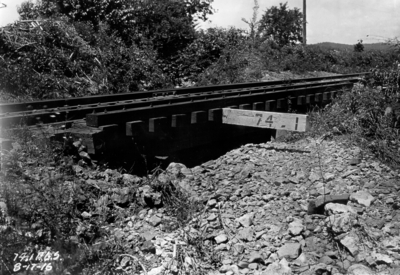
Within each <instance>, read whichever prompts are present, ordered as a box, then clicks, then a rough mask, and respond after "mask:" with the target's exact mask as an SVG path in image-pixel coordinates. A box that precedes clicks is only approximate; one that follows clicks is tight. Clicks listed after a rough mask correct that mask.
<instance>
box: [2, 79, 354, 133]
mask: <svg viewBox="0 0 400 275" xmlns="http://www.w3.org/2000/svg"><path fill="white" fill-rule="evenodd" d="M350 84H351V81H346V82H344V81H342V80H333V81H329V82H322V83H321V82H304V83H295V84H292V85H291V86H260V87H252V88H245V89H232V90H220V91H217V92H204V93H196V94H185V95H175V96H166V97H159V98H145V99H137V100H131V101H123V102H107V103H104V104H89V105H83V106H80V105H78V106H69V107H61V108H50V109H46V110H38V111H26V112H20V113H11V114H10V115H6V114H2V115H1V116H0V123H1V125H3V127H10V126H11V125H12V124H20V123H23V124H26V125H28V126H29V125H35V124H37V123H38V122H40V123H54V122H62V121H69V120H75V119H81V118H84V117H85V116H86V115H88V114H90V113H99V112H110V111H116V110H117V111H124V110H128V109H135V108H150V109H151V108H153V107H155V106H159V105H169V106H172V105H174V104H177V103H184V102H194V101H200V100H211V99H214V98H231V97H238V98H241V97H243V96H245V95H252V94H264V95H265V94H274V93H278V92H281V91H286V92H287V91H290V92H294V91H296V90H297V89H312V88H314V87H318V88H322V87H325V88H332V87H341V86H343V85H350Z"/></svg>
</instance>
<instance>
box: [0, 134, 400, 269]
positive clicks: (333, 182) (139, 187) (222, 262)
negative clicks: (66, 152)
mask: <svg viewBox="0 0 400 275" xmlns="http://www.w3.org/2000/svg"><path fill="white" fill-rule="evenodd" d="M74 172H75V174H76V175H78V176H79V177H81V178H82V179H83V180H84V181H85V183H86V184H88V185H91V186H95V187H96V188H97V189H99V190H103V189H104V190H108V189H110V188H111V187H112V186H111V183H112V182H114V181H116V182H118V183H119V184H121V188H118V190H117V189H116V190H114V189H115V188H114V189H113V192H112V193H113V194H112V195H111V196H110V198H108V197H107V200H108V201H111V202H112V203H113V204H116V205H118V207H129V203H130V202H132V201H137V203H138V204H140V205H142V206H143V209H142V210H140V211H139V212H137V213H136V214H135V215H133V216H129V217H127V218H125V220H124V221H123V222H122V223H118V224H114V225H110V226H109V227H108V228H107V230H108V231H109V232H108V233H109V234H110V235H113V236H114V237H115V238H116V240H117V241H118V242H120V243H121V244H124V246H125V247H130V248H131V249H132V251H133V252H134V253H138V254H140V255H141V259H140V263H141V265H143V267H144V268H145V269H146V270H147V274H149V275H157V274H178V273H179V272H178V271H179V268H180V267H179V265H180V266H182V265H184V266H185V267H186V269H187V270H192V271H193V272H194V271H195V270H196V268H198V267H200V266H201V267H202V268H203V269H204V270H206V271H207V272H208V274H227V275H232V274H249V275H252V274H254V275H279V274H282V275H283V274H303V275H311V274H336V275H339V274H352V275H356V274H357V275H360V274H363V275H368V274H375V275H378V274H379V275H384V274H385V275H386V274H393V275H395V274H400V234H399V233H400V213H399V211H398V210H399V209H400V199H399V191H400V174H399V172H398V171H394V170H391V169H390V168H389V167H388V166H386V165H384V164H382V163H380V162H379V161H377V160H376V159H374V158H373V157H372V156H370V155H367V154H363V152H362V151H361V150H360V149H359V148H356V147H348V146H346V145H345V144H341V143H339V142H335V141H315V140H302V141H299V142H296V143H293V144H286V143H279V142H272V143H271V142H269V143H265V144H247V145H245V146H242V147H241V148H238V149H236V150H233V151H231V152H229V153H227V154H226V155H224V156H222V157H220V158H218V159H216V160H212V161H209V162H207V163H204V164H202V165H200V166H196V167H193V168H191V169H189V168H187V167H185V166H184V165H182V164H178V163H171V164H170V166H169V167H168V168H167V170H166V171H165V172H163V173H161V174H159V175H158V176H157V182H158V183H161V184H164V185H165V184H166V185H168V184H170V185H171V186H172V187H173V188H175V189H176V190H180V192H183V193H185V194H187V196H188V197H190V198H192V199H193V201H194V202H196V203H197V204H200V205H201V206H202V209H203V211H197V212H196V213H191V215H192V216H190V215H189V216H190V219H189V220H187V221H186V223H185V224H183V225H181V226H180V227H177V224H176V220H177V219H176V217H175V219H174V218H173V217H172V216H171V213H170V212H169V210H168V208H167V204H166V202H165V201H163V193H162V190H161V189H158V190H157V189H156V188H155V187H154V184H153V183H152V182H151V181H150V180H148V179H146V180H143V179H141V178H139V177H136V176H133V175H129V174H121V173H119V172H118V171H116V170H111V169H107V170H106V171H104V172H99V171H93V172H87V171H86V170H85V168H82V167H81V166H79V165H76V166H74ZM30 176H32V175H30ZM132 186H135V188H134V190H133V189H132ZM171 190H172V189H171ZM104 199H105V198H104ZM97 203H98V204H101V199H100V200H99V201H98V202H97ZM178 203H179V202H178ZM183 203H184V202H182V205H183V206H182V207H181V208H180V209H181V211H182V214H181V215H182V216H185V215H188V212H190V209H185V207H186V205H184V204H183ZM0 208H4V207H3V206H2V205H0ZM121 209H122V208H121ZM3 210H4V209H3ZM127 212H129V211H127ZM129 213H133V211H132V212H129ZM175 214H176V213H175ZM90 215H91V213H87V212H84V213H82V217H83V219H88V218H90ZM177 215H178V216H179V215H180V213H178V214H177ZM199 251H200V252H199ZM130 259H131V258H130V257H128V256H126V257H124V258H123V259H122V260H121V263H120V267H121V268H123V267H124V265H126V264H127V263H128V262H129V260H130ZM139 270H140V269H139ZM189 273H191V272H189ZM143 274H144V272H143ZM193 274H194V273H193Z"/></svg>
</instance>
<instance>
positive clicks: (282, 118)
mask: <svg viewBox="0 0 400 275" xmlns="http://www.w3.org/2000/svg"><path fill="white" fill-rule="evenodd" d="M222 111H223V112H222V123H225V124H230V125H242V126H248V127H256V128H268V129H275V130H287V131H296V132H305V131H307V130H308V129H309V128H310V124H309V121H308V117H307V115H300V114H286V113H277V112H263V111H250V110H235V109H230V108H223V109H222Z"/></svg>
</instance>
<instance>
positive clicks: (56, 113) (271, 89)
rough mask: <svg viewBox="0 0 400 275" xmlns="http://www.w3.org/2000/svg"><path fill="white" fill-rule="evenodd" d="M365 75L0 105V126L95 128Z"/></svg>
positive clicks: (345, 82) (310, 90)
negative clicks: (129, 117) (126, 117)
mask: <svg viewBox="0 0 400 275" xmlns="http://www.w3.org/2000/svg"><path fill="white" fill-rule="evenodd" d="M363 75H365V73H362V74H348V75H338V76H328V77H316V78H305V79H292V80H279V81H268V82H253V83H240V84H229V85H215V86H205V87H194V88H180V89H165V90H156V91H148V92H134V93H123V94H114V95H106V96H89V97H78V98H65V99H56V100H43V101H32V102H24V103H8V104H0V122H1V125H2V127H10V126H12V125H18V124H21V123H24V124H26V125H28V126H29V125H35V124H38V123H44V124H46V123H54V122H68V121H74V120H78V119H83V118H85V117H86V118H87V121H88V122H87V123H88V125H89V126H95V127H98V126H102V125H104V123H105V122H103V121H104V118H105V117H108V116H110V117H113V116H118V117H119V116H120V114H131V113H135V114H138V113H141V114H145V113H154V114H158V115H162V114H163V112H164V111H166V114H167V113H169V112H168V111H167V109H171V110H174V106H175V107H177V108H178V109H179V110H181V111H185V112H187V111H195V110H193V109H191V108H192V107H194V108H196V106H198V105H207V104H208V103H209V104H210V106H212V107H213V108H218V107H227V106H228V105H229V104H231V103H233V104H236V103H240V102H241V101H245V100H246V99H248V100H250V101H252V100H258V99H260V100H261V99H262V98H263V97H265V98H266V99H270V100H276V99H278V98H279V97H287V96H291V97H297V96H301V95H304V96H306V95H313V94H316V92H317V91H318V92H321V91H322V92H324V91H323V90H324V89H325V90H326V91H327V90H331V89H338V88H340V87H345V86H349V85H351V84H352V83H354V82H356V81H358V79H359V78H360V77H361V76H363ZM326 91H325V92H326ZM325 96H329V95H325ZM233 99H236V100H233ZM237 99H239V100H237ZM316 100H317V101H318V100H319V98H318V97H317V98H316ZM322 100H324V98H322ZM216 102H217V103H216ZM228 102H230V103H228ZM224 103H225V104H224ZM183 106H184V107H183ZM186 106H187V107H188V108H185V107H186ZM258 108H259V107H258ZM159 110H160V111H161V112H160V111H159ZM116 114H118V115H116ZM141 114H140V115H138V117H139V118H141V117H142V115H141ZM108 120H109V119H107V121H108ZM107 123H108V122H107Z"/></svg>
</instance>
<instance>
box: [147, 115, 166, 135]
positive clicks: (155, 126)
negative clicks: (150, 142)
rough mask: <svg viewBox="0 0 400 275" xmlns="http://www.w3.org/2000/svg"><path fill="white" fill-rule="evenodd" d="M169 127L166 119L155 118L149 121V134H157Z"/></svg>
mask: <svg viewBox="0 0 400 275" xmlns="http://www.w3.org/2000/svg"><path fill="white" fill-rule="evenodd" d="M167 127H168V121H167V118H166V117H153V118H150V119H149V132H150V133H155V132H159V131H162V130H164V129H165V128H167Z"/></svg>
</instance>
